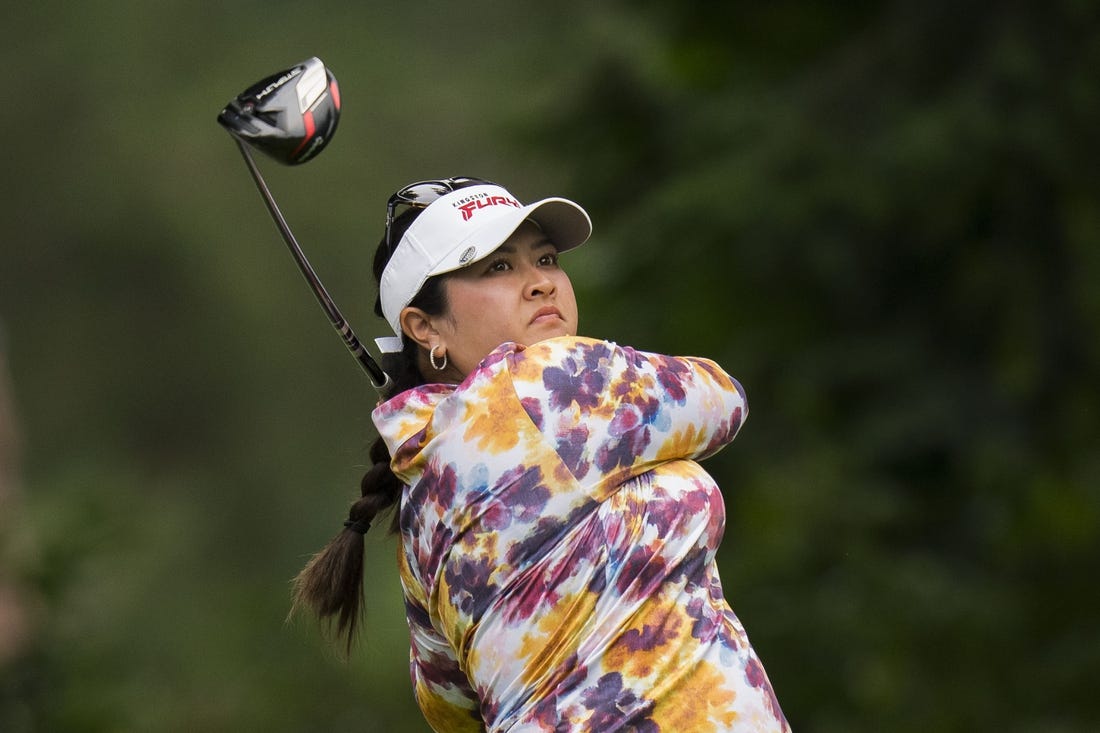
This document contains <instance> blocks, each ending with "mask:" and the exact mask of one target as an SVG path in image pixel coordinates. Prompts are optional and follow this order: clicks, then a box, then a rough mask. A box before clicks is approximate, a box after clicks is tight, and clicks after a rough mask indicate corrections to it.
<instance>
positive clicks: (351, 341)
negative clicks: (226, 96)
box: [218, 57, 390, 392]
mask: <svg viewBox="0 0 1100 733" xmlns="http://www.w3.org/2000/svg"><path fill="white" fill-rule="evenodd" d="M339 119H340V90H339V87H338V86H337V84H336V77H334V76H333V75H332V72H331V71H330V70H329V69H327V68H326V67H325V65H324V63H322V61H321V60H320V59H319V58H317V57H313V58H311V59H309V60H307V61H303V62H302V63H300V64H297V65H296V66H293V67H291V68H289V69H287V70H285V71H280V72H278V73H276V74H272V75H271V76H268V77H266V78H264V79H262V80H260V81H258V82H256V83H255V84H253V85H252V86H250V87H249V88H248V89H246V90H245V91H243V92H241V93H240V94H239V95H237V97H236V98H235V99H233V100H232V101H231V102H230V103H229V104H227V105H226V106H225V109H223V110H222V111H221V113H220V114H219V115H218V122H219V123H221V125H222V126H223V127H224V128H225V129H226V130H228V131H229V134H230V135H232V136H233V139H234V140H235V141H236V143H237V147H239V148H240V151H241V155H243V156H244V162H245V165H247V166H248V170H249V172H250V173H251V174H252V180H253V181H255V183H256V188H257V189H259V191H260V195H261V196H263V199H264V203H265V204H267V210H268V212H270V214H271V218H272V219H274V220H275V225H276V226H277V227H278V228H279V232H280V233H281V234H282V235H283V239H284V240H285V241H286V244H287V246H288V247H289V248H290V253H291V254H292V255H293V256H294V261H295V262H297V263H298V268H299V269H300V270H301V271H302V275H304V276H305V278H306V282H308V283H309V285H310V287H311V288H312V289H313V292H314V294H315V295H316V296H317V300H318V302H319V303H320V304H321V308H322V309H323V310H324V311H325V313H326V314H327V315H328V317H329V320H330V321H331V322H332V326H333V328H335V329H336V332H337V333H339V334H340V337H341V338H342V339H343V340H344V345H345V346H347V347H348V351H350V352H351V354H352V356H354V357H355V359H356V361H358V362H359V364H360V366H362V367H363V369H364V371H366V373H367V376H368V377H370V381H371V384H373V385H374V387H375V389H377V390H378V391H379V392H384V391H385V390H386V389H387V388H388V387H389V386H390V378H389V376H388V375H387V374H386V373H385V372H384V371H382V368H381V367H380V366H378V363H377V362H376V361H375V360H374V359H373V358H371V355H370V354H368V353H367V351H366V349H365V348H363V345H362V344H361V343H360V342H359V339H358V338H357V337H356V335H355V333H354V332H353V331H352V330H351V326H349V325H348V322H347V320H346V319H345V318H344V316H343V315H342V314H341V313H340V309H339V308H337V307H336V303H334V302H333V300H332V298H331V297H330V296H329V294H328V291H327V290H325V286H324V285H323V284H321V280H320V278H318V277H317V273H316V272H314V270H313V267H312V266H311V265H310V264H309V260H307V259H306V256H305V253H304V252H302V248H301V247H300V246H298V240H297V239H295V237H294V234H293V233H292V232H291V231H290V227H289V226H288V225H287V223H286V219H285V218H284V217H283V214H282V212H281V211H280V210H279V206H278V204H276V203H275V197H274V196H272V194H271V191H270V189H269V188H268V187H267V183H266V182H265V181H264V178H263V176H262V175H261V174H260V169H259V167H257V165H256V161H255V160H253V158H252V153H251V152H249V147H253V148H256V149H257V150H259V151H260V152H262V153H265V154H266V155H268V156H269V157H271V158H274V159H275V160H277V161H279V162H280V163H283V164H284V165H298V164H300V163H304V162H306V161H307V160H310V159H312V158H313V157H315V156H316V155H317V154H318V153H320V152H321V151H322V150H323V149H324V148H325V146H326V145H328V143H329V141H331V140H332V136H333V134H334V133H335V132H336V123H337V122H338V121H339Z"/></svg>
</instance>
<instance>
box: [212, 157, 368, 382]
mask: <svg viewBox="0 0 1100 733" xmlns="http://www.w3.org/2000/svg"><path fill="white" fill-rule="evenodd" d="M233 140H234V141H235V142H236V143H237V147H239V148H240V149H241V155H243V156H244V162H245V164H246V165H247V166H248V170H249V172H250V173H251V174H252V180H253V181H255V182H256V188H258V189H259V191H260V195H261V196H263V199H264V203H265V204H267V210H268V211H269V212H270V213H271V218H272V219H274V220H275V225H276V226H277V227H278V228H279V232H280V233H281V234H282V235H283V240H284V241H286V244H287V246H288V247H289V248H290V253H291V254H292V255H293V256H294V261H295V262H297V263H298V269H300V270H301V271H302V275H304V276H305V278H306V282H308V283H309V285H310V287H311V288H312V289H313V293H314V295H316V296H317V301H318V302H319V303H320V304H321V308H322V309H323V310H324V311H325V313H326V314H327V315H328V317H329V320H330V321H331V322H332V326H333V328H335V329H336V332H337V333H339V334H340V337H341V338H342V339H343V340H344V345H345V346H347V347H348V351H350V352H351V355H352V356H354V357H355V360H356V361H358V362H359V364H360V366H362V367H363V370H364V371H366V373H367V376H368V377H370V381H371V384H373V385H374V387H375V389H377V390H378V391H379V392H382V391H383V390H385V389H386V388H387V387H388V386H389V383H390V378H389V376H388V375H387V374H386V373H385V372H384V371H382V368H381V367H380V366H378V363H377V362H376V361H375V360H374V359H373V358H372V357H371V355H370V354H368V353H367V350H366V349H365V348H363V344H361V343H360V342H359V339H358V337H356V335H355V332H354V331H352V330H351V326H349V325H348V322H347V320H346V319H345V318H344V316H343V315H342V314H341V313H340V309H339V308H337V307H336V303H334V302H333V301H332V298H331V297H330V296H329V294H328V291H327V290H325V286H324V285H323V284H322V283H321V280H320V278H318V277H317V273H316V272H314V271H313V267H312V266H310V264H309V260H307V259H306V256H305V253H304V252H302V248H301V247H299V246H298V240H296V239H295V238H294V234H293V232H291V231H290V227H289V226H288V225H287V223H286V219H285V218H283V213H282V212H281V211H279V206H278V204H276V203H275V197H274V196H272V195H271V191H270V189H268V187H267V183H266V182H265V181H264V178H263V176H262V175H260V169H259V168H258V167H257V166H256V161H254V160H253V159H252V154H251V153H250V152H249V150H248V146H247V145H245V143H244V142H242V141H241V140H240V139H238V138H237V137H234V138H233Z"/></svg>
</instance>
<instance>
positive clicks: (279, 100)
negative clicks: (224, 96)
mask: <svg viewBox="0 0 1100 733" xmlns="http://www.w3.org/2000/svg"><path fill="white" fill-rule="evenodd" d="M339 120H340V89H339V87H338V86H337V84H336V77H334V76H333V75H332V72H331V71H329V70H328V69H327V68H326V67H325V65H324V63H322V62H321V59H319V58H317V57H316V56H315V57H313V58H311V59H309V60H308V61H303V62H302V63H300V64H298V65H296V66H292V67H291V68H289V69H287V70H285V71H280V72H278V73H277V74H272V75H271V76H269V77H267V78H265V79H262V80H260V81H258V82H256V83H255V84H253V85H252V86H250V87H249V88H248V89H246V90H245V91H243V92H241V93H240V94H239V95H237V98H236V99H234V100H233V101H231V102H230V103H229V104H227V105H226V107H225V109H223V110H222V111H221V113H220V114H219V115H218V122H220V123H221V124H222V126H223V127H225V129H227V130H228V131H229V132H230V134H232V135H233V136H235V137H237V138H238V139H240V140H242V141H244V142H245V143H247V144H248V145H249V146H250V147H253V148H255V149H256V150H259V151H261V152H263V153H265V154H266V155H268V156H270V157H272V158H274V159H275V160H277V161H279V162H280V163H283V164H285V165H298V164H299V163H304V162H306V161H307V160H309V159H310V158H313V157H314V156H315V155H317V154H318V153H319V152H321V150H323V149H324V147H325V146H326V145H328V143H329V141H330V140H332V136H333V134H335V132H336V123H337V122H339Z"/></svg>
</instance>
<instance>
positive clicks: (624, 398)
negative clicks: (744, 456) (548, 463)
mask: <svg viewBox="0 0 1100 733" xmlns="http://www.w3.org/2000/svg"><path fill="white" fill-rule="evenodd" d="M514 359H515V362H514V370H513V384H514V385H515V388H516V392H517V394H518V395H519V397H520V401H521V403H522V404H523V405H524V408H525V409H526V411H527V413H528V415H529V416H530V417H531V419H532V420H533V421H534V422H535V423H536V425H538V427H539V429H540V430H541V431H542V433H543V435H544V436H545V437H546V438H548V439H549V440H551V441H552V442H553V444H554V445H555V446H556V449H557V452H558V454H559V456H560V457H561V458H562V460H563V461H564V462H565V464H566V465H567V466H568V467H569V469H570V470H571V471H572V472H573V474H574V476H576V477H577V478H583V477H585V476H586V475H587V474H589V473H591V472H593V471H596V472H598V473H599V474H600V475H608V474H616V475H618V474H620V473H626V474H630V475H637V474H639V473H642V472H644V471H647V470H649V469H650V468H652V467H653V466H654V465H656V464H657V463H662V462H666V461H670V460H677V459H702V458H706V457H707V456H710V455H713V454H714V453H716V452H718V450H719V449H721V448H722V447H723V446H725V445H726V444H727V443H729V442H730V441H731V440H733V438H734V436H736V434H737V432H738V430H739V429H740V428H741V425H742V423H743V422H744V420H745V418H746V416H747V414H748V405H747V402H746V399H745V393H744V390H743V389H742V388H741V385H740V384H739V383H738V382H737V380H735V379H734V378H733V377H731V376H729V375H728V374H726V373H725V372H724V371H723V370H722V369H721V368H720V367H719V366H718V365H717V364H715V363H714V362H713V361H710V360H709V359H700V358H694V357H672V356H663V355H660V354H651V353H646V352H642V351H636V350H634V349H631V348H629V347H622V346H617V345H616V344H613V343H610V342H607V341H596V340H592V339H583V338H572V339H551V340H548V341H543V342H540V343H538V344H535V345H534V346H531V347H528V348H527V349H525V350H524V351H521V352H518V353H517V354H516V356H515V357H514Z"/></svg>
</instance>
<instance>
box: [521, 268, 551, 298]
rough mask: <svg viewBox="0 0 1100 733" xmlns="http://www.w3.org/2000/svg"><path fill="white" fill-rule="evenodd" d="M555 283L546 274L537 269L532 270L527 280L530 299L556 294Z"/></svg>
mask: <svg viewBox="0 0 1100 733" xmlns="http://www.w3.org/2000/svg"><path fill="white" fill-rule="evenodd" d="M554 290H555V286H554V281H553V280H551V279H550V278H549V277H548V276H547V274H546V273H545V272H543V271H542V270H541V269H539V268H537V267H532V268H531V274H530V276H529V277H528V279H527V290H526V295H527V297H528V298H537V297H539V296H540V295H550V294H552V293H553V292H554Z"/></svg>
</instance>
